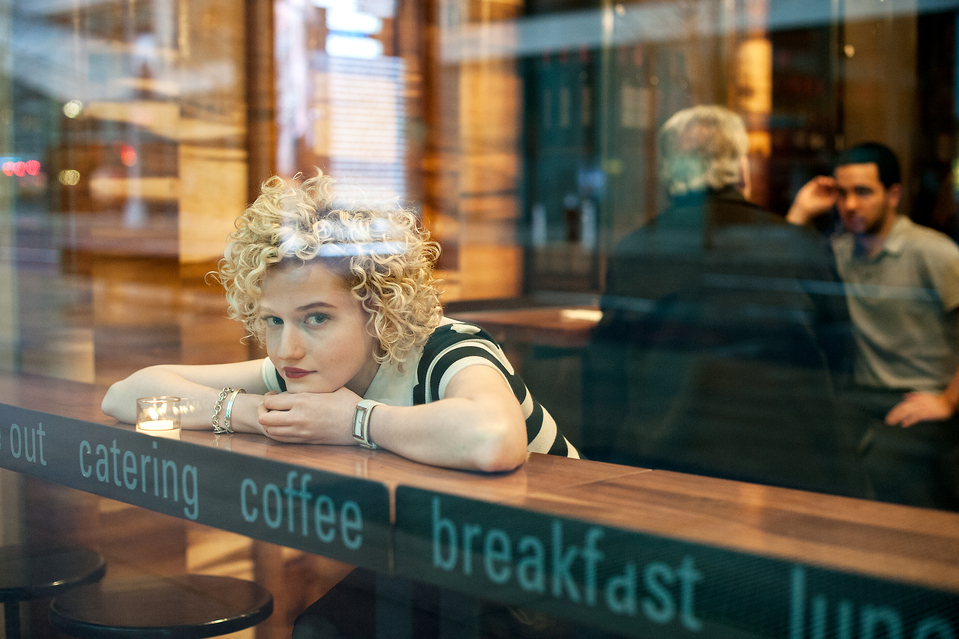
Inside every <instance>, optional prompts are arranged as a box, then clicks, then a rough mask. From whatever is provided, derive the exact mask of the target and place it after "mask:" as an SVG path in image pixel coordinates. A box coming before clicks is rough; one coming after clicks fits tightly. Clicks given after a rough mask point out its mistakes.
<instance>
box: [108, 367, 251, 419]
mask: <svg viewBox="0 0 959 639" xmlns="http://www.w3.org/2000/svg"><path fill="white" fill-rule="evenodd" d="M261 365H262V360H252V361H249V362H237V363H234V364H214V365H208V366H178V365H159V366H150V367H148V368H144V369H141V370H139V371H137V372H135V373H133V374H132V375H130V376H129V377H127V378H126V379H124V380H121V381H119V382H117V383H115V384H113V385H112V386H111V387H110V389H109V390H108V391H107V394H106V395H105V396H104V398H103V402H102V403H101V408H102V410H103V412H104V413H106V414H107V415H110V416H111V417H114V418H116V419H118V420H119V421H122V422H127V423H131V424H132V423H134V422H135V421H136V400H137V398H138V397H151V396H156V395H174V396H176V397H180V398H181V400H182V401H181V402H180V404H181V413H180V426H181V427H182V428H185V429H191V430H204V429H210V430H212V428H213V407H214V406H215V405H216V400H217V398H218V397H219V395H220V391H221V390H223V389H224V388H226V387H230V388H242V389H244V390H245V391H246V393H247V394H241V395H237V398H236V401H235V402H234V404H233V411H232V415H231V420H230V423H231V426H232V428H233V430H236V431H238V432H254V433H261V434H262V433H263V428H262V427H261V426H260V425H259V423H258V422H257V413H258V408H259V405H260V404H261V403H262V401H263V397H262V395H263V393H265V392H266V390H267V389H266V385H265V384H264V382H263V377H262V375H261V374H260V367H261ZM224 408H225V407H224Z"/></svg>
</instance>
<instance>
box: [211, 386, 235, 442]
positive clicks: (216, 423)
mask: <svg viewBox="0 0 959 639" xmlns="http://www.w3.org/2000/svg"><path fill="white" fill-rule="evenodd" d="M235 390H236V389H235V388H224V389H223V390H221V391H220V396H219V397H217V398H216V404H214V406H213V432H214V433H216V434H218V435H219V434H221V433H232V432H233V430H232V429H231V428H230V422H229V420H228V419H227V420H224V422H225V424H224V425H223V426H220V410H221V409H222V408H223V400H224V399H226V396H227V395H229V394H230V393H232V392H234V391H235Z"/></svg>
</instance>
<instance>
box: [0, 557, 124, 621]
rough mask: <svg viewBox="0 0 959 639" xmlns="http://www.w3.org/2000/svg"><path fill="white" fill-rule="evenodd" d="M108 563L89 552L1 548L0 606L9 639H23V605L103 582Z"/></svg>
mask: <svg viewBox="0 0 959 639" xmlns="http://www.w3.org/2000/svg"><path fill="white" fill-rule="evenodd" d="M104 573H106V560H105V559H104V558H103V555H101V554H100V553H97V552H94V551H92V550H89V549H87V548H77V547H63V548H29V547H27V546H19V545H17V546H0V603H2V604H3V613H4V615H3V616H4V627H5V629H6V633H7V634H6V636H7V639H19V637H20V602H21V601H29V600H31V599H42V598H45V597H53V596H56V595H57V594H59V593H61V592H64V591H66V590H69V589H70V588H76V587H78V586H82V585H84V584H89V583H91V582H94V581H98V580H100V579H102V578H103V575H104Z"/></svg>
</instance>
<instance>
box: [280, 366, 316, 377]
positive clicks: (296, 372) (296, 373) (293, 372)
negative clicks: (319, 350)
mask: <svg viewBox="0 0 959 639" xmlns="http://www.w3.org/2000/svg"><path fill="white" fill-rule="evenodd" d="M312 372H313V371H305V370H303V369H302V368H284V369H283V376H284V377H286V378H287V379H300V378H301V377H306V376H307V375H309V374H310V373H312Z"/></svg>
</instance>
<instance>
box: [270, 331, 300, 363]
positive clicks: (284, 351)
mask: <svg viewBox="0 0 959 639" xmlns="http://www.w3.org/2000/svg"><path fill="white" fill-rule="evenodd" d="M276 354H277V356H278V357H280V358H282V359H299V358H301V357H303V341H302V340H301V339H300V335H299V334H298V332H297V331H296V330H295V329H293V328H292V327H289V326H284V327H283V331H282V333H281V334H280V343H279V348H278V349H277V353H276Z"/></svg>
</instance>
